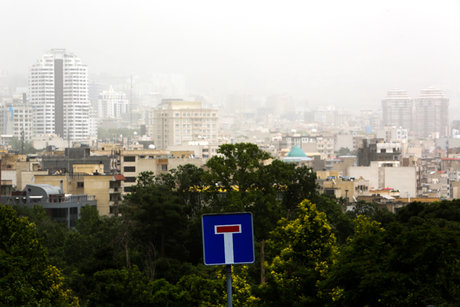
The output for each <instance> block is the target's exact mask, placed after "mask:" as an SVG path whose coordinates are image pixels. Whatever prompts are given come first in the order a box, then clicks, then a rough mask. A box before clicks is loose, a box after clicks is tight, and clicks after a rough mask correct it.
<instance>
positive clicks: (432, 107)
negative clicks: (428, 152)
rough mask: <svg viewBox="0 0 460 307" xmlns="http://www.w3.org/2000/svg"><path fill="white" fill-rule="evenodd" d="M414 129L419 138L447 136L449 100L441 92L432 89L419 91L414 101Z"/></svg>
mask: <svg viewBox="0 0 460 307" xmlns="http://www.w3.org/2000/svg"><path fill="white" fill-rule="evenodd" d="M414 128H415V133H416V135H417V136H418V137H421V138H426V137H430V136H431V137H432V138H439V137H444V136H448V135H449V99H448V98H447V97H446V96H445V95H444V92H443V91H441V90H438V89H434V88H429V89H425V90H422V91H421V93H420V97H419V98H418V99H416V100H415V125H414Z"/></svg>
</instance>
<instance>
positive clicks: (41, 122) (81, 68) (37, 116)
mask: <svg viewBox="0 0 460 307" xmlns="http://www.w3.org/2000/svg"><path fill="white" fill-rule="evenodd" d="M29 90H30V93H29V98H30V103H31V105H32V106H33V108H34V132H35V134H49V133H55V134H57V135H59V136H61V137H62V138H64V139H69V140H82V139H87V138H88V137H89V135H90V122H89V121H90V119H89V109H90V103H89V99H88V68H87V66H86V65H85V64H83V63H82V62H81V60H80V58H78V57H76V56H75V55H74V54H71V53H69V52H66V50H65V49H52V50H50V51H49V52H48V53H46V54H44V55H43V56H42V58H41V59H39V60H38V61H37V63H35V64H34V65H33V66H32V68H31V70H30V77H29Z"/></svg>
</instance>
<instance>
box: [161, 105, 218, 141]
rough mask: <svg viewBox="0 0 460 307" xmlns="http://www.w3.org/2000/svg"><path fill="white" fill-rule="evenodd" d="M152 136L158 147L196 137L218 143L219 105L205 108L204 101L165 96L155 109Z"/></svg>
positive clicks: (191, 139) (199, 139)
mask: <svg viewBox="0 0 460 307" xmlns="http://www.w3.org/2000/svg"><path fill="white" fill-rule="evenodd" d="M153 125H154V126H153V132H152V133H153V140H154V142H155V146H156V147H157V149H166V148H167V147H168V146H170V145H183V144H188V143H189V142H193V141H206V142H208V143H209V144H217V137H218V131H219V116H218V110H217V109H208V108H203V106H202V103H201V102H195V101H193V102H190V101H182V100H163V102H162V103H161V104H160V105H159V106H158V107H157V108H156V109H155V110H154V112H153Z"/></svg>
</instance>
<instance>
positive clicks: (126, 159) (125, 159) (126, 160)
mask: <svg viewBox="0 0 460 307" xmlns="http://www.w3.org/2000/svg"><path fill="white" fill-rule="evenodd" d="M123 160H124V161H125V162H136V156H124V157H123Z"/></svg>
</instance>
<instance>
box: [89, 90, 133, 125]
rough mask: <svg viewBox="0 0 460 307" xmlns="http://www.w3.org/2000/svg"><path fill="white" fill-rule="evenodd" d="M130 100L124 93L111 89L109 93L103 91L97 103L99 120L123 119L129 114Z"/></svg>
mask: <svg viewBox="0 0 460 307" xmlns="http://www.w3.org/2000/svg"><path fill="white" fill-rule="evenodd" d="M129 112H130V111H129V100H128V99H127V98H126V94H125V93H123V92H117V91H114V90H113V87H110V89H109V90H108V91H102V92H101V93H100V94H99V99H98V101H97V116H98V118H101V119H103V118H122V116H123V115H125V116H127V114H129Z"/></svg>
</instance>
